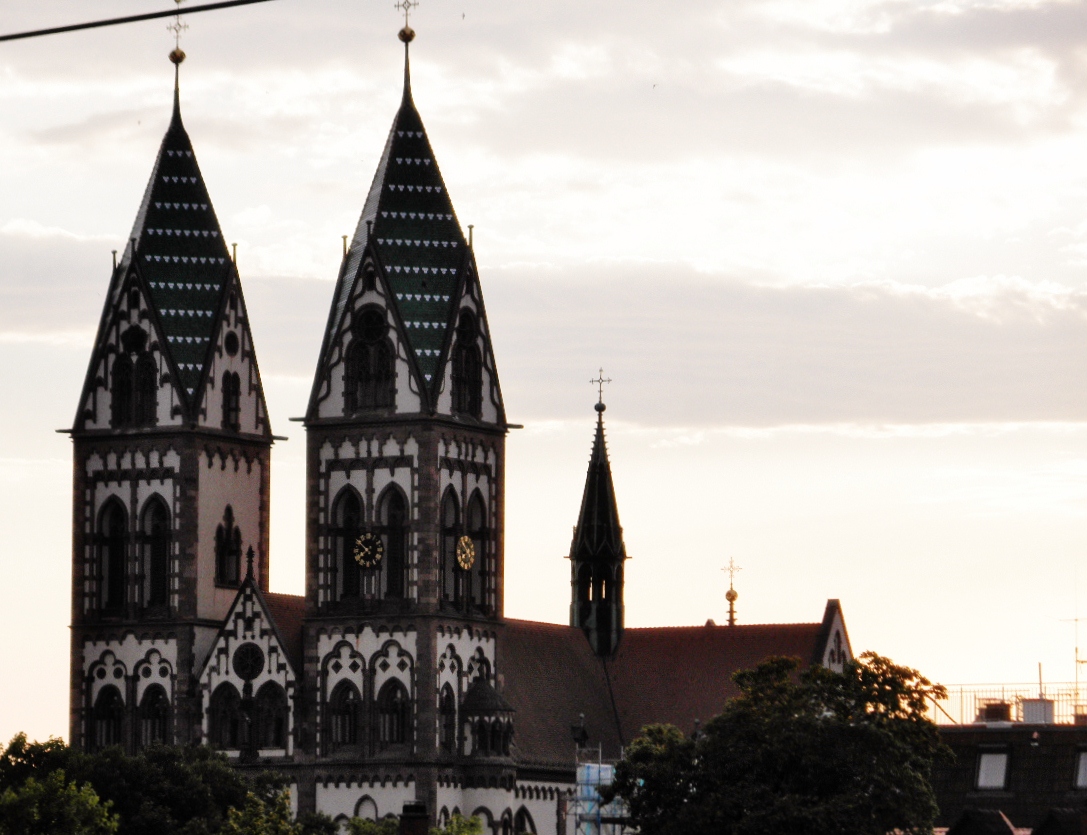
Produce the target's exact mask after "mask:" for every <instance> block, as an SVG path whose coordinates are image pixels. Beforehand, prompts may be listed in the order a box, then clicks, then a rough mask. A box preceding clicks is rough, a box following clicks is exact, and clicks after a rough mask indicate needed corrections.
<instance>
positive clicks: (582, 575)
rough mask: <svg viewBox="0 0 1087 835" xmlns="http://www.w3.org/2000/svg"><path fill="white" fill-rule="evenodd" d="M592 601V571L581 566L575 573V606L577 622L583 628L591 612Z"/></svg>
mask: <svg viewBox="0 0 1087 835" xmlns="http://www.w3.org/2000/svg"><path fill="white" fill-rule="evenodd" d="M592 599H593V570H592V568H590V567H589V566H588V565H582V566H581V568H579V569H578V571H577V604H578V611H579V620H580V621H581V625H582V626H584V625H585V622H586V620H587V619H588V617H589V614H590V613H591V612H592V605H591V603H592Z"/></svg>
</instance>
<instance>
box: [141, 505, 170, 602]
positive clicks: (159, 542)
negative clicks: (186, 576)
mask: <svg viewBox="0 0 1087 835" xmlns="http://www.w3.org/2000/svg"><path fill="white" fill-rule="evenodd" d="M141 527H142V529H143V543H144V545H143V550H144V553H143V573H144V578H145V579H144V583H145V585H144V595H145V596H144V600H145V601H146V604H147V605H148V606H165V605H166V604H167V603H168V602H169V599H170V512H169V511H168V510H167V509H166V504H165V502H163V501H162V499H160V498H158V497H157V496H156V497H155V498H153V499H151V500H150V501H149V502H148V503H147V505H146V506H145V507H144V509H143V522H142V525H141Z"/></svg>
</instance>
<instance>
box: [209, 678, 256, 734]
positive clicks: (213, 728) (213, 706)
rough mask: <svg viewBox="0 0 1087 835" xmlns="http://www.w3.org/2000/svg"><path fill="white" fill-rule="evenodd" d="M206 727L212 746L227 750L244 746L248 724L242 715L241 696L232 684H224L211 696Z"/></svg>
mask: <svg viewBox="0 0 1087 835" xmlns="http://www.w3.org/2000/svg"><path fill="white" fill-rule="evenodd" d="M208 725H209V731H208V741H209V742H210V743H211V744H212V745H214V746H216V747H218V748H225V749H228V750H237V749H239V748H241V747H242V746H243V745H245V742H246V737H247V731H248V722H246V721H245V717H244V716H243V715H242V699H241V696H239V695H238V691H237V689H236V688H235V687H234V685H233V684H229V683H226V682H224V683H222V684H220V685H219V686H218V687H216V688H215V692H214V693H212V694H211V703H210V705H209V706H208Z"/></svg>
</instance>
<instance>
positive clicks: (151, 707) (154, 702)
mask: <svg viewBox="0 0 1087 835" xmlns="http://www.w3.org/2000/svg"><path fill="white" fill-rule="evenodd" d="M139 723H140V747H142V748H146V747H147V746H149V745H167V744H169V742H170V737H171V734H170V700H169V698H167V696H166V690H165V689H163V688H162V686H161V685H158V684H153V685H151V686H150V687H148V688H147V690H145V691H144V694H143V700H142V701H141V702H140V709H139Z"/></svg>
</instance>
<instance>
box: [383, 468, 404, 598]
mask: <svg viewBox="0 0 1087 835" xmlns="http://www.w3.org/2000/svg"><path fill="white" fill-rule="evenodd" d="M407 517H408V513H407V502H405V501H404V494H403V493H401V492H400V491H399V490H398V489H396V488H395V487H389V488H388V489H387V490H386V491H385V493H384V494H383V495H382V497H381V500H380V501H379V502H378V518H379V519H380V521H381V533H382V534H383V537H384V540H385V576H386V587H385V596H386V597H403V596H404V590H405V574H406V573H407V563H408V561H407V539H408V537H407Z"/></svg>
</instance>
